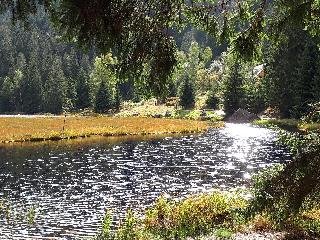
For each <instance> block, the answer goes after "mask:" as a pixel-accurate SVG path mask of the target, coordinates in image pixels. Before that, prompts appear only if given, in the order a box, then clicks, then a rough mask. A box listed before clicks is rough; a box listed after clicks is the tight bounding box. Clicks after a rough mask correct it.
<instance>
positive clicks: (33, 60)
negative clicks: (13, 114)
mask: <svg viewBox="0 0 320 240" xmlns="http://www.w3.org/2000/svg"><path fill="white" fill-rule="evenodd" d="M21 100H22V110H23V112H25V113H29V114H33V113H38V112H40V111H41V103H42V80H41V75H40V72H39V68H38V64H37V55H36V53H35V52H33V53H31V55H30V60H29V64H28V67H27V74H26V76H25V77H24V78H23V81H22V82H21Z"/></svg>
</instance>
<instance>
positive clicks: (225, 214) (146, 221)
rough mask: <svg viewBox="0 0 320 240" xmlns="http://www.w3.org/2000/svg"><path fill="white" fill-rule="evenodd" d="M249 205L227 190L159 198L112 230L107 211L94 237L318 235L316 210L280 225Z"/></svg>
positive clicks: (155, 238) (147, 239) (160, 239)
mask: <svg viewBox="0 0 320 240" xmlns="http://www.w3.org/2000/svg"><path fill="white" fill-rule="evenodd" d="M249 207H250V201H249V200H245V199H244V198H242V197H241V196H239V195H237V194H230V193H228V194H226V193H219V192H215V193H210V194H201V195H197V196H191V197H189V198H187V199H185V200H183V201H180V202H176V201H168V200H167V199H165V198H160V199H158V200H157V202H156V203H155V204H154V206H153V207H151V208H149V209H148V210H147V211H146V212H145V213H144V218H142V219H141V218H138V217H137V216H138V214H135V212H133V211H130V210H129V211H128V212H127V216H126V219H125V220H124V221H123V222H122V223H121V224H120V226H119V227H118V228H117V229H115V231H111V222H112V213H110V212H108V213H107V214H106V216H105V218H104V220H103V224H102V228H101V231H100V234H99V235H98V237H97V238H96V239H97V240H129V239H130V240H132V239H135V240H170V239H191V238H194V239H199V237H202V238H201V239H231V238H232V239H241V238H235V236H236V235H239V233H240V234H243V235H245V234H248V233H250V234H253V236H254V233H257V232H260V233H261V232H278V233H281V235H283V236H287V237H291V238H283V239H313V238H309V237H310V236H311V235H312V236H319V233H320V214H319V211H318V210H312V211H304V212H301V213H299V214H298V215H297V216H296V217H295V218H292V219H290V220H288V221H287V222H286V223H285V224H284V225H282V226H281V227H280V226H278V225H277V224H275V223H274V222H273V221H272V220H271V219H270V217H269V215H268V213H267V212H265V213H263V214H262V215H260V214H259V215H254V216H253V217H250V218H248V217H246V213H247V211H248V209H249ZM204 236H210V237H208V238H206V237H204ZM302 236H303V237H302ZM252 239H255V238H252ZM277 239H278V238H277Z"/></svg>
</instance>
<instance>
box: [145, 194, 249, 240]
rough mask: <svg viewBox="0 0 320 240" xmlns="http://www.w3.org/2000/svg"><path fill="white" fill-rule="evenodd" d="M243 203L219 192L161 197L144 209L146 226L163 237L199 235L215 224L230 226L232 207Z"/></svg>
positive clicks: (176, 237)
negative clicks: (179, 198) (183, 197)
mask: <svg viewBox="0 0 320 240" xmlns="http://www.w3.org/2000/svg"><path fill="white" fill-rule="evenodd" d="M244 205H245V202H244V201H243V200H242V199H241V198H238V197H236V196H234V197H227V196H225V195H222V194H219V193H212V194H203V195H199V196H194V197H191V198H188V199H186V200H184V201H182V202H178V203H177V202H170V201H168V200H166V199H164V198H160V199H159V200H158V201H157V202H156V204H155V206H154V207H152V208H151V209H149V210H148V211H147V213H146V218H145V227H146V229H147V230H148V231H151V232H152V233H153V234H156V235H160V236H162V237H165V239H184V238H186V237H187V236H199V235H202V234H208V233H209V232H211V231H212V230H213V229H214V228H219V227H223V226H229V227H232V226H233V220H234V219H235V218H234V217H235V215H233V213H234V211H235V210H236V209H238V208H241V207H243V206H244Z"/></svg>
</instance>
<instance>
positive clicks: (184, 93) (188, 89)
mask: <svg viewBox="0 0 320 240" xmlns="http://www.w3.org/2000/svg"><path fill="white" fill-rule="evenodd" d="M179 97H180V105H181V106H182V107H183V108H185V109H190V108H193V107H194V104H195V90H194V86H193V83H192V82H191V79H190V78H189V76H188V75H185V76H184V78H183V80H182V84H181V87H180V92H179Z"/></svg>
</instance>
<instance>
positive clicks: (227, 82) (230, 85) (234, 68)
mask: <svg viewBox="0 0 320 240" xmlns="http://www.w3.org/2000/svg"><path fill="white" fill-rule="evenodd" d="M230 65H231V66H230V67H229V69H228V70H227V72H226V74H225V79H224V94H223V104H224V110H225V113H226V116H227V117H229V116H230V115H232V114H233V113H234V112H235V111H236V110H238V109H239V108H241V107H242V104H241V103H242V100H243V89H242V84H243V77H242V75H241V72H240V70H241V69H240V63H239V62H238V60H236V59H235V60H234V59H232V60H231V63H230Z"/></svg>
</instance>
